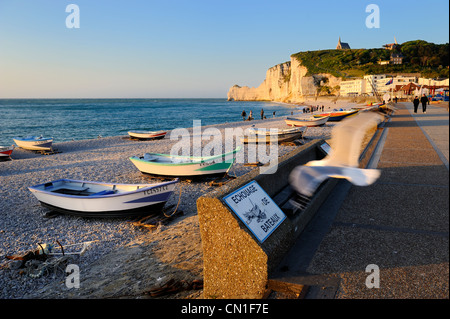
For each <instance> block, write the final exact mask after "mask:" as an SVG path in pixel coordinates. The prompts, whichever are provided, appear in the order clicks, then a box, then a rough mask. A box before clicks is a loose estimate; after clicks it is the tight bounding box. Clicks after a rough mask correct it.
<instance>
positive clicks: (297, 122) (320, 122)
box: [284, 116, 330, 127]
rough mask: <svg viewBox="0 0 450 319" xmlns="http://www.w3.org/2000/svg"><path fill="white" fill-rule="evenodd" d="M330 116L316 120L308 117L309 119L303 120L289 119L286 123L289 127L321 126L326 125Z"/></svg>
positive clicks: (297, 118) (299, 118)
mask: <svg viewBox="0 0 450 319" xmlns="http://www.w3.org/2000/svg"><path fill="white" fill-rule="evenodd" d="M329 118H330V117H329V116H324V117H319V118H315V117H314V116H311V117H308V118H301V117H288V118H286V119H285V120H284V121H285V122H286V124H287V125H289V126H308V127H312V126H319V125H324V124H325V123H326V122H327V121H328V119H329Z"/></svg>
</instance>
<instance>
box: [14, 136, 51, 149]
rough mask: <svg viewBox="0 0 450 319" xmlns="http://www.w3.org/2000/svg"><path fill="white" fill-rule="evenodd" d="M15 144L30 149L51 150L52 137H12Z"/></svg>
mask: <svg viewBox="0 0 450 319" xmlns="http://www.w3.org/2000/svg"><path fill="white" fill-rule="evenodd" d="M13 140H14V143H16V144H17V146H19V147H21V148H23V149H27V150H32V151H51V150H52V143H53V137H42V136H39V137H38V136H27V137H24V138H21V137H15V138H13Z"/></svg>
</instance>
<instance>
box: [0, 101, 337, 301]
mask: <svg viewBox="0 0 450 319" xmlns="http://www.w3.org/2000/svg"><path fill="white" fill-rule="evenodd" d="M333 106H334V107H342V106H338V105H333ZM285 118H286V117H279V118H269V119H266V120H253V121H241V122H234V123H224V124H220V125H213V126H209V127H202V129H203V130H205V129H207V128H211V127H213V128H216V129H217V130H218V131H220V133H221V134H222V138H224V137H225V129H226V128H238V127H240V128H242V129H243V130H244V129H246V128H249V127H251V126H254V127H261V128H278V129H286V128H288V126H287V125H286V124H285V121H284V119H285ZM334 125H335V124H334V122H331V123H330V122H328V123H327V124H326V125H324V126H321V127H310V128H308V130H307V132H306V134H305V136H304V142H307V141H310V140H313V139H329V138H330V137H331V130H332V127H333V126H334ZM186 128H187V129H188V131H189V132H192V127H190V128H189V127H186ZM170 133H171V132H170V131H169V132H168V134H167V135H166V137H165V138H164V139H160V140H147V141H138V140H131V139H130V138H129V137H128V136H116V137H105V138H102V137H99V138H97V139H91V140H79V141H70V142H61V143H57V144H54V145H53V146H54V148H55V149H57V150H58V151H59V152H60V153H57V154H53V155H41V154H37V153H34V152H31V151H27V150H22V149H20V148H16V149H15V150H14V152H13V154H12V160H10V161H4V162H1V163H0V164H1V165H0V176H1V183H0V194H1V201H0V223H1V226H0V260H1V262H0V298H2V299H21V298H91V297H94V298H108V297H112V298H118V297H124V298H126V297H129V298H138V297H139V296H142V294H143V292H145V291H147V290H148V289H150V288H152V287H154V286H157V285H158V284H159V285H160V284H161V283H164V282H165V281H167V280H169V279H171V278H173V277H177V276H178V279H180V278H181V279H183V278H184V279H185V280H193V279H199V280H201V277H202V275H201V273H202V262H201V255H202V252H201V240H200V234H199V233H200V232H199V226H198V220H197V212H196V200H197V198H198V197H199V196H201V195H203V194H205V193H207V192H209V191H211V190H213V189H215V188H216V187H218V186H211V185H210V182H211V180H212V179H211V178H204V179H199V180H194V181H191V180H185V179H183V180H181V181H180V183H178V184H177V186H176V188H175V191H174V193H173V194H172V196H171V198H170V199H169V201H168V202H167V204H166V207H171V209H173V207H176V209H177V210H178V211H179V212H181V213H180V214H178V215H177V217H176V218H173V220H171V221H170V222H169V223H167V224H165V225H160V226H159V227H158V228H157V229H153V230H149V229H145V228H142V227H136V225H134V224H133V222H132V221H130V220H129V219H126V218H116V219H101V218H82V217H73V216H69V215H56V216H52V218H48V217H47V216H46V213H48V212H49V210H48V209H47V208H45V207H42V206H41V205H40V204H39V202H38V201H37V199H36V198H35V197H34V196H33V195H32V194H31V192H30V191H29V190H28V188H27V187H28V186H32V185H36V184H40V183H44V182H48V181H52V180H56V179H60V178H70V179H77V180H89V181H103V182H113V183H114V182H115V183H153V182H158V181H159V180H158V179H156V178H154V177H153V176H150V175H146V174H142V173H141V172H140V171H139V170H138V169H137V168H136V167H135V166H134V165H133V164H132V163H131V161H130V160H129V157H130V156H134V155H138V156H141V155H143V154H144V153H145V152H156V153H169V152H170V151H171V147H173V145H174V144H175V143H177V140H172V139H170ZM207 143H208V141H207V140H204V141H202V147H204V146H205V145H206V144H207ZM295 147H296V146H295V145H279V147H278V156H283V155H285V154H287V153H289V152H290V151H292V150H294V149H295ZM242 152H245V155H244V159H245V162H248V161H247V155H248V154H247V153H248V148H247V147H244V149H243V150H242ZM253 169H258V168H255V167H249V166H245V163H235V164H234V165H233V167H232V168H231V170H230V172H229V174H230V175H233V176H241V175H243V174H246V173H247V172H249V171H251V170H253ZM177 205H178V206H177ZM56 240H58V241H59V242H60V243H61V244H62V245H63V246H66V245H73V244H78V243H84V242H89V246H88V247H87V249H86V252H85V253H84V254H83V255H82V256H75V257H74V258H75V259H74V260H73V261H72V262H73V263H75V264H77V265H78V266H79V268H80V271H81V273H82V276H81V287H80V288H79V289H72V290H69V289H67V288H66V286H65V285H64V278H65V277H64V274H53V275H47V276H42V277H40V278H31V277H30V276H27V275H26V273H24V272H23V271H20V269H15V268H16V266H15V265H14V262H13V261H11V260H8V259H6V258H5V257H6V256H8V255H17V254H18V255H20V254H24V253H26V252H27V251H30V250H35V249H36V248H37V247H38V243H40V244H42V243H54V242H55V241H56ZM80 247H81V246H80ZM121 258H125V259H126V260H125V261H124V260H121ZM114 263H116V264H115V265H113V264H114ZM123 263H124V264H123ZM127 265H128V266H129V267H130V268H129V269H130V270H129V271H130V272H131V271H132V270H131V269H134V270H133V271H138V270H139V269H141V270H142V271H141V272H139V271H138V272H139V273H138V274H134V275H133V276H131V275H130V274H128V273H127V270H126V269H127ZM140 267H141V268H140ZM96 272H97V275H95V273H96ZM99 274H101V275H99ZM125 274H127V275H125ZM124 278H128V281H127V280H126V279H124ZM106 283H108V284H106ZM194 297H195V296H194ZM197 297H198V296H197Z"/></svg>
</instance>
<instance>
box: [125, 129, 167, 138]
mask: <svg viewBox="0 0 450 319" xmlns="http://www.w3.org/2000/svg"><path fill="white" fill-rule="evenodd" d="M166 134H167V131H128V135H129V136H130V137H133V138H138V139H158V138H164V136H166Z"/></svg>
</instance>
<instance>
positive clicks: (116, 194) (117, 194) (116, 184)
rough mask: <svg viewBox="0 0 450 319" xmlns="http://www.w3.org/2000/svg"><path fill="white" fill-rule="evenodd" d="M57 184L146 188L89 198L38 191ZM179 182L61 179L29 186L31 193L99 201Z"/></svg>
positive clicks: (176, 180)
mask: <svg viewBox="0 0 450 319" xmlns="http://www.w3.org/2000/svg"><path fill="white" fill-rule="evenodd" d="M55 182H75V183H87V184H96V185H105V184H106V185H111V186H144V187H142V188H138V189H136V190H132V191H129V192H125V193H114V194H108V195H94V194H93V195H89V196H80V195H71V194H63V193H55V192H52V191H46V190H44V189H38V188H37V187H41V186H45V185H46V184H48V183H55ZM178 182H179V179H178V178H175V179H174V180H172V181H167V182H161V183H156V184H126V183H103V182H92V181H82V180H74V179H67V178H61V179H58V180H54V181H50V182H47V183H41V184H37V185H33V186H29V187H28V189H29V190H30V191H31V192H33V191H34V192H38V193H43V194H48V195H53V196H57V197H69V198H76V199H99V198H105V197H107V198H111V197H119V196H127V195H131V194H136V193H141V192H143V191H146V190H150V189H153V188H155V187H160V186H166V185H171V184H176V183H178ZM145 185H149V186H145Z"/></svg>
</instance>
